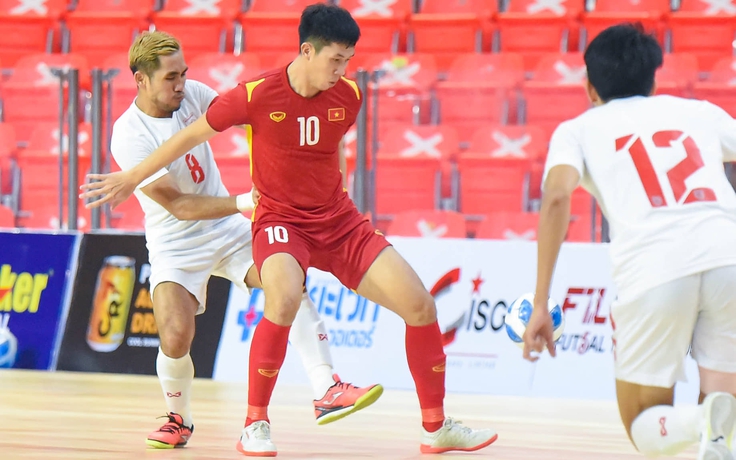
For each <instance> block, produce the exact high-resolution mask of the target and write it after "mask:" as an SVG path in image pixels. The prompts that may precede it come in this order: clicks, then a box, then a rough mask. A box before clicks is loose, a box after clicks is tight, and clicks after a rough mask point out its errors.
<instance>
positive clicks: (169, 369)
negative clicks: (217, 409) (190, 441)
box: [156, 348, 194, 426]
mask: <svg viewBox="0 0 736 460" xmlns="http://www.w3.org/2000/svg"><path fill="white" fill-rule="evenodd" d="M156 374H158V379H159V381H160V382H161V388H162V389H163V391H164V399H165V400H166V408H167V410H168V411H169V412H175V413H177V414H179V415H181V418H182V419H183V420H184V425H186V426H192V412H191V409H190V407H189V402H190V399H191V393H192V380H194V363H192V357H191V356H190V355H189V353H187V354H186V355H184V356H182V357H181V358H178V359H174V358H169V357H168V356H166V355H165V354H164V352H163V351H161V348H159V349H158V357H157V358H156Z"/></svg>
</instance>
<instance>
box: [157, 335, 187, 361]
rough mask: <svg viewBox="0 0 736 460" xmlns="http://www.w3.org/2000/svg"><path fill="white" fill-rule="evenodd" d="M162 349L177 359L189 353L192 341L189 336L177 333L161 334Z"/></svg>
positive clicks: (167, 354) (170, 356)
mask: <svg viewBox="0 0 736 460" xmlns="http://www.w3.org/2000/svg"><path fill="white" fill-rule="evenodd" d="M159 337H160V346H161V351H163V352H164V354H165V355H166V356H168V357H169V358H173V359H177V358H181V357H182V356H185V355H186V354H187V353H189V349H190V348H191V346H192V341H191V339H189V338H188V337H183V336H177V335H176V334H169V335H162V334H160V335H159Z"/></svg>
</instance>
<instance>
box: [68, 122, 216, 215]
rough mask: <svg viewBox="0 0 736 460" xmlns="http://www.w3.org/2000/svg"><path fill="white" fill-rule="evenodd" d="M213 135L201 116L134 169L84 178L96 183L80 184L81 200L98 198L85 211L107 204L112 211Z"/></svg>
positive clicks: (213, 132) (212, 131)
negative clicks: (139, 187)
mask: <svg viewBox="0 0 736 460" xmlns="http://www.w3.org/2000/svg"><path fill="white" fill-rule="evenodd" d="M215 134H217V131H215V130H214V129H212V127H211V126H210V125H209V123H208V122H207V117H204V116H202V117H200V118H199V119H197V121H195V122H194V123H192V124H191V125H189V126H187V127H186V128H184V129H183V130H181V131H179V132H177V133H176V134H174V135H173V136H171V138H170V139H169V140H167V141H166V142H164V143H163V144H161V146H160V147H159V148H157V149H156V150H155V151H154V152H153V153H151V155H149V156H148V157H146V159H145V160H143V161H141V162H140V163H139V164H138V165H136V166H135V167H134V168H132V169H129V170H127V171H120V172H114V173H110V174H89V175H87V178H88V179H89V180H90V181H97V182H89V183H87V184H83V185H82V186H81V187H80V188H81V189H82V190H83V193H82V194H81V195H80V198H82V199H85V200H88V199H95V198H99V199H97V200H95V201H91V202H90V203H88V204H87V208H96V207H98V206H101V205H103V204H105V203H110V205H111V206H112V207H113V208H114V207H116V206H117V205H119V204H120V203H122V202H123V201H125V200H126V199H127V198H128V197H129V196H130V195H132V194H133V191H135V188H136V187H137V186H138V184H140V183H141V182H143V181H144V180H145V179H147V178H148V177H150V176H152V175H153V174H155V173H156V171H159V170H160V169H161V168H164V167H166V166H167V165H169V164H171V163H172V162H173V161H174V160H176V159H177V158H179V157H181V156H184V155H185V154H186V153H187V152H188V151H190V150H191V149H193V148H194V147H196V146H197V145H199V144H202V143H204V142H207V141H208V140H210V139H211V138H212V137H213V136H214V135H215Z"/></svg>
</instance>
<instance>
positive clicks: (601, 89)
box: [585, 24, 662, 101]
mask: <svg viewBox="0 0 736 460" xmlns="http://www.w3.org/2000/svg"><path fill="white" fill-rule="evenodd" d="M661 65H662V48H661V47H660V46H659V43H657V40H656V39H655V38H654V37H653V36H652V35H649V34H648V33H646V32H645V31H644V28H643V27H642V26H641V24H619V25H615V26H611V27H609V28H607V29H606V30H604V31H603V32H601V33H600V34H598V36H596V37H595V38H594V39H593V41H591V42H590V44H589V45H588V49H586V50H585V66H586V67H587V70H588V81H590V83H591V85H593V88H595V90H596V92H597V93H598V96H600V98H601V99H602V100H603V101H610V100H611V99H621V98H624V97H631V96H649V95H650V94H651V92H652V88H654V74H655V73H656V72H657V69H658V68H659V67H660V66H661Z"/></svg>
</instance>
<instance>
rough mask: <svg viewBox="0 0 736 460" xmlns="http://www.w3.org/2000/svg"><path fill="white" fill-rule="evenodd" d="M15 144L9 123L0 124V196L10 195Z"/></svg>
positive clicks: (13, 133)
mask: <svg viewBox="0 0 736 460" xmlns="http://www.w3.org/2000/svg"><path fill="white" fill-rule="evenodd" d="M16 150H17V144H16V140H15V129H14V128H13V126H12V125H10V124H9V123H0V195H10V194H11V193H12V191H13V189H12V185H13V184H12V165H13V160H14V159H15V153H16Z"/></svg>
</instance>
